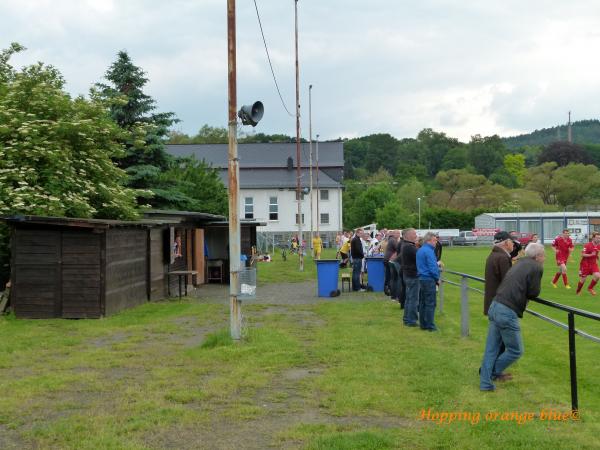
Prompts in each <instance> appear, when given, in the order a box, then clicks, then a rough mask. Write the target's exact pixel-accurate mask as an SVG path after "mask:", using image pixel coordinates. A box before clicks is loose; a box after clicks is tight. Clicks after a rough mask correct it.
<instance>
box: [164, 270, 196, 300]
mask: <svg viewBox="0 0 600 450" xmlns="http://www.w3.org/2000/svg"><path fill="white" fill-rule="evenodd" d="M171 275H174V276H176V277H178V278H179V298H181V280H182V279H185V295H186V296H187V279H186V278H187V276H188V275H198V271H196V270H173V271H171V272H167V285H168V289H169V295H171Z"/></svg>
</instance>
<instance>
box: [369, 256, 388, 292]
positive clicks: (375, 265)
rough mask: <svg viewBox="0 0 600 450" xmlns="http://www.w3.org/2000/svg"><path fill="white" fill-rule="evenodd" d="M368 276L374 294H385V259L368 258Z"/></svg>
mask: <svg viewBox="0 0 600 450" xmlns="http://www.w3.org/2000/svg"><path fill="white" fill-rule="evenodd" d="M367 274H368V276H369V283H368V284H369V286H371V287H372V288H373V291H374V292H383V288H384V283H385V267H384V265H383V258H381V257H378V256H372V257H368V258H367Z"/></svg>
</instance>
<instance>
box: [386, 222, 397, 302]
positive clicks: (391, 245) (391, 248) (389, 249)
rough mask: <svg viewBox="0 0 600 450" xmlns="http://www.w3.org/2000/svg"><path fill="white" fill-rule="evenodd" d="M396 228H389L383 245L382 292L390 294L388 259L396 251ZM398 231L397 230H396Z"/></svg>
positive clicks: (390, 276)
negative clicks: (383, 275) (383, 271)
mask: <svg viewBox="0 0 600 450" xmlns="http://www.w3.org/2000/svg"><path fill="white" fill-rule="evenodd" d="M397 231H398V230H390V231H389V233H388V238H387V244H386V247H385V252H384V254H383V265H384V266H385V279H384V282H383V284H384V288H383V290H384V293H385V295H390V293H391V289H390V282H391V278H392V274H391V270H392V268H391V267H390V259H392V257H393V255H394V253H395V252H396V247H397V246H398V241H397V238H396V232H397ZM398 233H399V232H398Z"/></svg>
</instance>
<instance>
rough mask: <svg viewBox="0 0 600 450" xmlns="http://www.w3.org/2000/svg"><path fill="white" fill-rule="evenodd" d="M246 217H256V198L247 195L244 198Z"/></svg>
mask: <svg viewBox="0 0 600 450" xmlns="http://www.w3.org/2000/svg"><path fill="white" fill-rule="evenodd" d="M244 218H245V219H254V198H253V197H246V198H245V199H244Z"/></svg>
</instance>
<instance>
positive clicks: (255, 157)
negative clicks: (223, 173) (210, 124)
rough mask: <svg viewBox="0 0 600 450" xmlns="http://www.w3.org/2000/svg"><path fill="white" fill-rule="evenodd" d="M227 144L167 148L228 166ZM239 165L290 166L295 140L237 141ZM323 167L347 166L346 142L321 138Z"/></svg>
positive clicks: (304, 150)
mask: <svg viewBox="0 0 600 450" xmlns="http://www.w3.org/2000/svg"><path fill="white" fill-rule="evenodd" d="M309 148H310V146H309V144H308V143H303V144H301V151H300V155H301V156H300V161H301V165H302V167H309V152H310V150H309ZM312 148H313V165H314V164H316V143H315V142H313V145H312ZM227 149H228V145H227V144H169V145H167V146H166V150H167V152H168V153H170V154H171V155H173V156H191V155H194V156H195V157H196V159H199V160H202V159H203V160H204V161H206V162H207V163H209V164H211V165H212V166H213V167H215V168H220V169H226V168H227ZM238 157H239V159H240V168H242V169H245V168H259V167H263V168H268V167H273V168H274V167H287V165H288V158H292V160H293V161H294V164H295V161H296V144H295V143H285V142H272V143H266V144H238ZM319 166H320V167H344V143H343V142H319Z"/></svg>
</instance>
